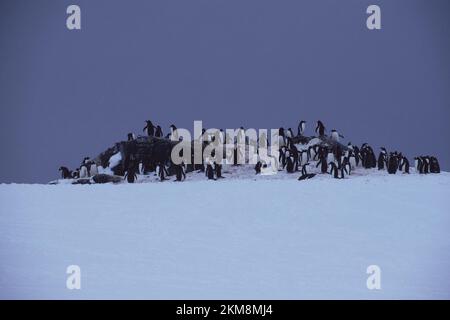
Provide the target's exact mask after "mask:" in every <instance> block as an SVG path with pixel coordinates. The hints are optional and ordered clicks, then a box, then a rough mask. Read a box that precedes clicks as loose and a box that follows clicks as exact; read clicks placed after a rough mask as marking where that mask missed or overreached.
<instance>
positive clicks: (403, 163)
mask: <svg viewBox="0 0 450 320" xmlns="http://www.w3.org/2000/svg"><path fill="white" fill-rule="evenodd" d="M399 169H400V171H403V173H409V161H408V158H406V157H405V156H402V158H401V160H400V167H399Z"/></svg>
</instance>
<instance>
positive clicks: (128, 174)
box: [124, 164, 137, 183]
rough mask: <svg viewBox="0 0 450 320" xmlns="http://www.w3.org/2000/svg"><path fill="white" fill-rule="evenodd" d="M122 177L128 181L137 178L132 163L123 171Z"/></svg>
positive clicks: (130, 181) (131, 181)
mask: <svg viewBox="0 0 450 320" xmlns="http://www.w3.org/2000/svg"><path fill="white" fill-rule="evenodd" d="M124 178H125V179H126V180H127V182H128V183H134V181H135V180H137V175H136V168H135V166H134V165H132V164H131V165H130V166H129V167H128V170H127V172H126V173H125V176H124Z"/></svg>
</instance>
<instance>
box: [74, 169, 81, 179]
mask: <svg viewBox="0 0 450 320" xmlns="http://www.w3.org/2000/svg"><path fill="white" fill-rule="evenodd" d="M72 178H73V179H78V178H80V169H79V168H77V169H75V171H74V172H72Z"/></svg>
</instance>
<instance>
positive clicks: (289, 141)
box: [285, 128, 294, 148]
mask: <svg viewBox="0 0 450 320" xmlns="http://www.w3.org/2000/svg"><path fill="white" fill-rule="evenodd" d="M285 136H286V146H287V147H288V148H290V147H291V146H292V145H293V143H292V138H293V137H294V134H293V133H292V129H291V128H288V129H287V131H286V133H285Z"/></svg>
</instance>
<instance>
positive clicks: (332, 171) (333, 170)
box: [328, 162, 344, 179]
mask: <svg viewBox="0 0 450 320" xmlns="http://www.w3.org/2000/svg"><path fill="white" fill-rule="evenodd" d="M328 165H329V166H330V167H331V169H330V174H331V175H333V177H334V178H335V179H341V178H344V174H343V171H342V170H341V174H342V177H339V171H340V170H339V169H338V167H337V165H336V163H334V162H330V163H329V164H328Z"/></svg>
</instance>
